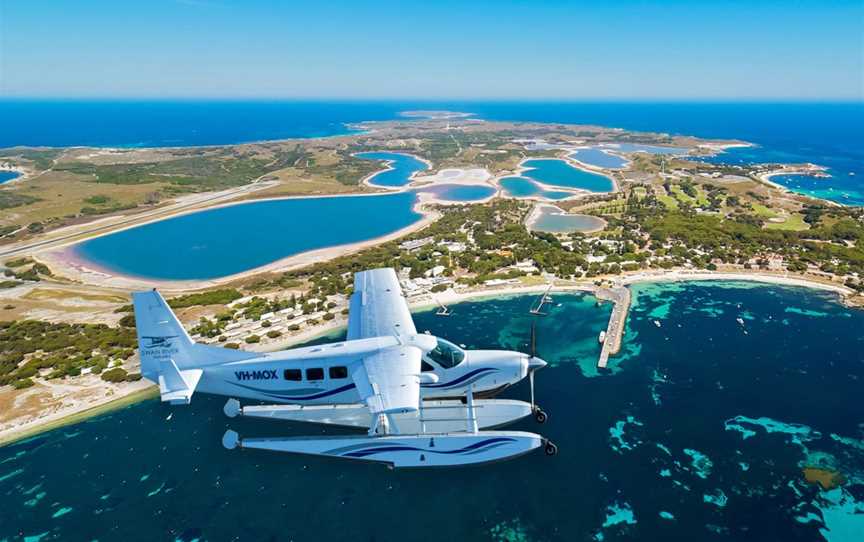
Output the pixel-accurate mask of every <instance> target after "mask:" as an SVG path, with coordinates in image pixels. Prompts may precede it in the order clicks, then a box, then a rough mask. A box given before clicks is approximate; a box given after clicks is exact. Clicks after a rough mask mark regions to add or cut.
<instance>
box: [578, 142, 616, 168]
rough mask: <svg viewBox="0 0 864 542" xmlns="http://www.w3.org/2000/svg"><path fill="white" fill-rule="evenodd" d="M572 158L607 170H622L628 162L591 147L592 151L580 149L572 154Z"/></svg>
mask: <svg viewBox="0 0 864 542" xmlns="http://www.w3.org/2000/svg"><path fill="white" fill-rule="evenodd" d="M570 157H571V158H573V159H574V160H579V161H580V162H582V163H583V164H588V165H589V166H595V167H602V168H606V169H620V168H623V167H625V166H626V165H627V160H625V159H623V158H621V157H620V156H615V155H614V154H609V153H608V152H603V151H602V150H600V149H598V148H596V147H591V148H590V149H579V150H577V151H576V152H572V153H570Z"/></svg>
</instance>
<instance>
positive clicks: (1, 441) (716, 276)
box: [0, 270, 854, 447]
mask: <svg viewBox="0 0 864 542" xmlns="http://www.w3.org/2000/svg"><path fill="white" fill-rule="evenodd" d="M616 278H618V279H620V280H616V281H613V282H614V284H615V285H617V286H630V285H633V284H645V283H656V282H699V281H707V280H716V281H723V280H726V281H745V282H759V283H762V284H766V285H778V286H795V287H804V288H811V289H815V290H821V291H830V292H833V293H836V294H838V298H839V299H838V300H837V301H838V303H840V304H842V305H843V306H845V307H849V308H851V306H850V305H848V304H847V303H845V299H846V297H847V296H849V295H850V294H852V293H854V292H853V291H852V290H850V289H849V288H846V287H845V286H842V285H839V284H826V283H822V282H817V281H813V280H807V279H806V278H803V277H789V276H781V275H772V274H763V273H735V272H714V271H677V270H676V271H671V272H662V273H645V272H642V273H635V274H633V275H625V276H618V277H616ZM596 280H600V279H599V278H597V279H596ZM607 280H608V279H607ZM552 284H553V285H552V288H551V292H588V293H591V292H596V291H597V290H598V289H599V288H600V287H598V286H596V285H595V284H594V283H593V282H581V283H578V282H573V283H564V284H557V285H556V284H555V282H554V281H553V283H552ZM548 287H549V285H548V284H546V283H540V284H532V285H519V286H513V287H503V288H502V287H498V288H491V289H478V290H471V291H465V292H455V291H453V290H452V289H451V290H447V291H445V292H441V293H439V294H434V295H429V296H428V297H427V296H424V299H417V300H415V301H413V302H409V307H410V308H411V309H414V310H427V309H433V308H435V307H437V306H439V303H440V304H445V305H455V304H458V303H462V302H465V301H469V300H474V301H477V300H481V299H485V298H500V297H507V296H519V295H527V294H535V293H542V292H545V291H546V290H547V288H548ZM625 318H626V315H625ZM346 325H347V321H345V319H342V318H337V319H335V320H333V321H331V322H328V323H327V324H325V325H323V326H316V327H314V328H310V329H308V330H304V331H303V332H300V333H298V334H297V335H292V336H291V337H290V338H288V339H287V340H286V341H284V342H280V343H277V344H273V345H267V346H269V347H270V348H262V349H260V350H252V349H250V351H256V352H268V351H277V350H280V349H284V348H288V347H290V346H292V345H295V344H298V343H302V342H307V341H310V340H312V339H315V338H318V337H321V336H323V335H326V334H329V333H333V332H336V331H338V330H339V329H340V328H344V327H345V326H346ZM276 346H278V347H279V348H276ZM156 395H157V390H156V387H155V385H152V384H151V385H149V386H147V387H146V388H144V389H134V390H130V391H129V392H127V393H122V392H121V393H120V395H118V396H112V398H111V400H110V401H106V402H102V403H97V404H92V405H87V407H86V408H81V409H75V408H72V409H67V410H69V412H62V413H56V414H57V415H56V416H52V417H51V419H48V420H46V419H39V420H35V421H34V422H33V423H30V424H25V425H23V426H18V427H14V428H10V429H7V430H4V431H0V447H2V446H6V445H9V444H13V443H15V442H18V441H20V440H23V439H25V438H28V437H32V436H34V435H37V434H40V433H43V432H46V431H50V430H52V429H56V428H59V427H64V426H66V425H70V424H73V423H76V422H79V421H83V420H85V419H88V418H91V417H93V416H97V415H100V414H104V413H107V412H111V411H113V410H116V409H118V408H122V407H124V406H128V405H131V404H134V403H137V402H139V401H142V400H145V399H148V398H150V397H155V396H156Z"/></svg>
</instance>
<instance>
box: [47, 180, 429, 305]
mask: <svg viewBox="0 0 864 542" xmlns="http://www.w3.org/2000/svg"><path fill="white" fill-rule="evenodd" d="M366 195H374V194H355V195H354V196H366ZM325 197H334V196H325ZM335 197H340V196H335ZM272 199H291V198H290V197H289V198H272ZM253 201H264V200H253ZM426 203H431V202H430V201H420V198H418V201H417V202H415V204H414V206H413V207H412V210H413V211H414V212H416V213H418V214H420V218H419V219H418V220H417V221H416V222H414V223H412V224H409V225H408V226H405V227H404V228H400V229H399V230H396V231H393V232H390V233H388V234H385V235H381V236H378V237H375V238H372V239H367V240H365V241H358V242H355V243H347V244H342V245H334V246H329V247H322V248H319V249H315V250H307V251H304V252H299V253H297V254H292V255H290V256H286V257H284V258H280V259H279V260H275V261H273V262H270V263H268V264H265V265H263V266H259V267H255V268H252V269H247V270H245V271H241V272H239V273H234V274H231V275H225V276H224V277H216V278H212V279H188V280H171V279H149V278H146V277H137V276H135V275H127V274H124V273H121V272H117V271H115V270H111V269H107V268H105V267H102V266H99V265H98V264H95V263H94V262H91V261H89V260H86V259H81V258H78V257H77V255H75V254H74V252H73V251H71V250H70V249H71V248H72V247H73V246H74V245H76V244H78V243H80V242H82V241H77V242H75V243H69V244H68V245H66V246H65V248H62V247H58V248H60V250H57V249H52V250H50V251H46V252H43V253H41V254H40V253H34V254H33V256H32V257H33V258H34V259H35V260H36V261H38V262H41V263H44V264H45V265H47V266H48V267H49V268H50V269H51V271H52V272H53V273H54V274H55V275H57V276H60V277H62V278H65V279H68V280H72V281H75V282H79V283H81V284H90V285H98V286H108V287H114V288H124V289H142V288H143V289H149V288H159V289H160V290H164V291H167V292H170V291H197V290H202V289H206V288H212V287H215V286H221V285H224V284H228V283H231V282H234V281H237V280H242V279H245V278H248V277H250V276H253V275H257V274H261V273H276V272H285V271H290V270H293V269H298V268H301V267H305V266H307V265H311V264H314V263H318V262H321V261H327V260H331V259H334V258H338V257H340V256H346V255H349V254H353V253H355V252H359V251H360V250H363V249H365V248H368V247H370V246H375V245H378V244H381V243H386V242H388V241H392V240H394V239H398V238H399V237H403V236H405V235H409V234H411V233H414V232H416V231H419V230H422V229H423V228H425V227H427V226H428V225H429V224H431V223H432V222H434V221H435V220H437V219H438V217H439V213H438V212H437V211H435V210H432V209H429V208H428V207H427V206H426V205H425V204H426ZM116 231H119V230H116ZM111 233H113V232H111Z"/></svg>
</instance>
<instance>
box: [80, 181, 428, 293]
mask: <svg viewBox="0 0 864 542" xmlns="http://www.w3.org/2000/svg"><path fill="white" fill-rule="evenodd" d="M415 201H416V195H415V194H413V193H411V192H404V193H394V194H381V195H374V196H334V197H316V198H292V199H282V200H269V201H257V202H250V203H243V204H239V205H230V206H227V207H220V208H216V209H211V210H207V211H201V212H196V213H192V214H188V215H182V216H178V217H175V218H170V219H167V220H162V221H159V222H153V223H151V224H146V225H144V226H139V227H136V228H132V229H128V230H124V231H121V232H117V233H112V234H110V235H106V236H103V237H97V238H95V239H92V240H89V241H86V242H84V243H81V244H79V245H76V246H75V247H74V248H73V249H72V250H73V251H74V254H75V255H76V256H77V257H79V258H81V259H84V260H85V261H87V262H91V263H93V264H96V265H97V266H99V267H102V268H105V269H107V270H109V271H113V272H117V273H120V274H124V275H131V276H137V277H143V278H150V279H164V280H191V279H211V278H217V277H223V276H226V275H231V274H234V273H239V272H242V271H247V270H249V269H253V268H256V267H260V266H263V265H266V264H269V263H271V262H274V261H277V260H280V259H282V258H286V257H288V256H293V255H295V254H299V253H301V252H306V251H310V250H315V249H320V248H326V247H331V246H336V245H343V244H349V243H356V242H359V241H367V240H369V239H374V238H376V237H380V236H382V235H387V234H390V233H393V232H395V231H397V230H399V229H402V228H404V227H406V226H409V225H411V224H413V223H414V222H416V221H417V220H419V219H420V213H418V212H416V211H414V209H413V207H414V203H415Z"/></svg>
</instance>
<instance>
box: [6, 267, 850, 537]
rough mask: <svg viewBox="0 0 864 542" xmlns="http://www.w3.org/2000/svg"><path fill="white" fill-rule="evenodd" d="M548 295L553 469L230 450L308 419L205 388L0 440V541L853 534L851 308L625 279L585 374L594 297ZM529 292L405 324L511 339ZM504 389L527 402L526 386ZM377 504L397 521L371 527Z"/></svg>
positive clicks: (543, 383)
mask: <svg viewBox="0 0 864 542" xmlns="http://www.w3.org/2000/svg"><path fill="white" fill-rule="evenodd" d="M553 298H554V303H553V304H552V305H550V306H549V311H550V314H549V316H546V317H543V318H539V319H536V320H537V324H538V328H537V348H538V353H539V355H541V356H542V357H543V358H544V359H546V360H548V361H549V362H550V364H551V366H550V367H548V368H546V369H543V370H542V371H541V372H539V373H538V374H537V379H536V384H537V397H538V401H539V403H540V404H541V405H542V406H543V408H544V409H545V410H546V411H547V412H548V413H549V421H548V422H547V423H546V424H545V425H543V426H538V425H537V424H536V423H535V422H533V421H525V422H522V423H519V424H516V425H514V426H512V428H513V429H521V430H528V431H538V432H541V433H543V434H544V435H545V436H547V437H549V438H551V439H552V440H553V441H554V442H555V443H556V444H558V446H559V449H560V453H559V455H558V456H557V457H555V458H547V457H544V456H543V455H542V454H539V453H535V454H531V455H528V456H525V457H522V458H519V459H516V460H513V461H509V462H505V463H500V464H493V465H488V466H483V467H477V468H462V469H452V470H436V471H388V470H387V469H386V468H384V467H380V466H376V465H364V464H353V463H340V462H335V461H332V460H324V459H317V458H313V457H299V456H289V455H280V454H275V453H264V452H256V451H237V450H235V451H226V450H224V449H223V448H222V447H221V445H220V438H221V435H222V433H223V431H224V430H225V429H226V428H227V427H231V428H233V429H236V430H238V431H239V432H240V433H241V434H243V435H248V436H290V435H294V436H298V435H303V434H309V433H310V427H308V426H302V425H300V424H294V423H288V422H282V423H280V422H273V421H266V420H228V419H226V418H225V417H224V416H223V414H222V412H221V407H222V405H223V403H224V399H221V398H210V397H207V396H200V397H199V396H196V397H195V398H194V400H193V401H192V404H191V405H189V406H187V407H170V406H167V405H163V404H160V403H159V402H157V401H155V400H151V401H147V402H144V403H140V404H137V405H134V406H131V407H128V408H125V409H123V410H119V411H116V412H113V413H111V414H108V415H103V416H99V417H97V418H93V419H91V420H89V421H87V422H85V423H79V424H76V425H74V426H70V427H65V428H62V429H58V430H55V431H51V432H49V433H46V434H43V435H41V436H38V437H35V438H31V439H29V440H27V441H24V442H20V443H17V444H14V445H10V446H5V447H2V448H0V498H2V502H3V506H2V507H0V540H3V539H5V538H9V539H11V540H20V539H22V538H24V537H27V536H37V535H40V534H43V533H44V538H43V540H64V541H65V540H70V541H78V540H81V541H86V540H93V539H97V538H98V539H99V540H118V539H124V540H185V541H191V540H194V539H199V540H230V539H234V538H238V539H243V540H297V541H307V540H308V541H316V542H318V541H330V540H334V541H335V540H349V539H350V540H377V541H391V540H392V541H399V542H401V541H421V540H422V541H425V540H436V541H441V540H481V541H482V540H490V541H500V540H524V541H549V542H557V541H561V542H564V541H573V540H577V541H582V540H584V541H591V540H595V541H596V540H604V541H610V540H682V541H683V540H687V541H690V540H711V541H724V542H725V541H728V542H749V541H753V542H764V541H784V542H785V541H793V542H798V541H800V542H805V541H806V542H813V541H819V540H827V541H829V542H858V541H860V539H861V538H860V533H862V532H864V524H862V520H864V514H862V513H860V512H859V513H856V511H862V510H864V427H862V425H861V424H862V422H864V407H862V404H861V401H860V390H861V381H862V379H864V359H862V355H861V352H862V351H864V336H862V334H861V333H860V330H861V329H864V312H862V311H858V310H851V309H847V308H844V307H842V306H841V305H839V304H838V303H837V302H836V300H835V298H834V297H833V296H832V295H829V294H825V293H819V292H815V291H808V290H804V289H800V288H788V287H773V286H765V285H758V284H752V283H743V282H695V283H675V284H653V285H640V286H637V287H634V306H633V311H632V313H631V314H630V317H629V319H628V321H627V327H626V334H625V339H624V347H623V350H622V354H621V355H620V356H618V357H615V358H612V365H611V370H610V371H609V372H607V373H604V374H599V373H598V372H597V370H596V369H595V367H594V364H595V363H596V360H597V356H598V354H599V350H600V348H599V346H600V345H599V344H598V343H597V334H598V333H599V331H600V330H601V329H604V328H605V325H606V320H607V318H608V317H609V313H610V307H609V305H608V304H604V305H602V306H601V307H596V306H595V303H594V301H595V300H594V298H593V297H591V296H587V295H585V296H583V295H562V294H553ZM535 301H536V296H516V297H509V298H503V299H502V298H499V299H493V300H485V301H475V302H467V303H460V304H457V305H454V306H453V309H454V314H453V315H452V316H450V317H448V318H442V317H437V316H435V314H434V312H433V311H425V312H420V313H417V314H415V320H416V323H417V328H418V329H419V330H426V329H428V330H431V331H432V332H433V333H436V334H440V335H443V336H445V337H448V338H450V339H452V340H454V341H456V342H461V343H465V344H467V345H468V346H469V347H499V346H500V347H505V348H522V349H524V348H527V343H528V341H529V337H530V327H531V322H532V319H534V317H532V316H531V315H530V314H529V313H528V309H529V308H530V307H531V305H532V304H533V303H534V302H535ZM559 303H560V306H559V305H558V304H559ZM786 308H794V309H796V310H795V311H793V312H786V310H785V309H786ZM742 314H743V315H745V316H747V318H746V319H745V324H744V326H742V325H741V324H739V323H738V322H737V321H736V318H737V317H739V316H740V315H742ZM816 315H818V316H816ZM655 319H656V320H658V321H659V322H661V324H662V326H661V327H657V326H656V325H654V323H653V321H654V320H655ZM817 337H818V340H814V338H817ZM505 396H506V397H513V398H522V399H524V398H526V397H527V386H526V385H525V384H522V385H520V386H517V387H516V388H514V389H511V390H508V391H507V392H505ZM169 414H171V415H172V416H171V419H170V420H168V419H167V418H168V416H169ZM311 431H312V433H316V432H318V431H320V430H317V429H315V430H311ZM327 432H334V431H332V430H331V431H327ZM810 464H819V465H825V466H830V467H833V468H837V469H839V470H840V471H841V472H842V473H843V474H844V475H845V476H846V477H847V479H848V480H849V481H848V482H847V483H846V484H845V485H844V486H842V487H841V488H838V489H835V490H832V491H822V490H821V489H819V488H818V487H817V486H814V485H810V484H806V483H805V482H804V481H803V476H802V472H801V467H802V466H804V465H810ZM387 510H396V511H398V512H396V513H387V514H386V521H385V520H381V521H377V520H374V518H381V517H384V516H382V514H384V512H382V511H387ZM370 518H373V520H370ZM442 518H444V519H442Z"/></svg>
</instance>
